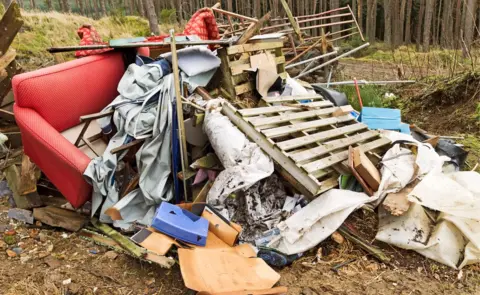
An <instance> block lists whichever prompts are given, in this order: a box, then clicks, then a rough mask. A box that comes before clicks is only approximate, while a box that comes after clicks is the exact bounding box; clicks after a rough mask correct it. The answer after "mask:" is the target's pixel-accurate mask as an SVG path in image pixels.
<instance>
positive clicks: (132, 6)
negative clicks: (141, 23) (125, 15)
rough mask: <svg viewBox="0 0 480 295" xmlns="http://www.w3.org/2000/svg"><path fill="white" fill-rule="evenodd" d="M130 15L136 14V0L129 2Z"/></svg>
mask: <svg viewBox="0 0 480 295" xmlns="http://www.w3.org/2000/svg"><path fill="white" fill-rule="evenodd" d="M128 5H129V10H130V15H135V0H130V1H129V3H128Z"/></svg>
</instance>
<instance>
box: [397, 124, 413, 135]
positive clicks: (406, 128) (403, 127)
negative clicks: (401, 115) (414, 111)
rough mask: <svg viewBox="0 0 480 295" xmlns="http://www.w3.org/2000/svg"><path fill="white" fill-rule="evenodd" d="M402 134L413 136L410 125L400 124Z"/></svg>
mask: <svg viewBox="0 0 480 295" xmlns="http://www.w3.org/2000/svg"><path fill="white" fill-rule="evenodd" d="M400 132H401V133H405V134H411V132H410V125H408V124H405V123H402V124H400Z"/></svg>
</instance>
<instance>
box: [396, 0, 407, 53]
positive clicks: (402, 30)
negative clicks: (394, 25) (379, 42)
mask: <svg viewBox="0 0 480 295" xmlns="http://www.w3.org/2000/svg"><path fill="white" fill-rule="evenodd" d="M406 6H407V0H402V4H401V5H400V23H399V33H400V36H399V39H398V44H402V43H403V40H405V39H404V35H405V8H406Z"/></svg>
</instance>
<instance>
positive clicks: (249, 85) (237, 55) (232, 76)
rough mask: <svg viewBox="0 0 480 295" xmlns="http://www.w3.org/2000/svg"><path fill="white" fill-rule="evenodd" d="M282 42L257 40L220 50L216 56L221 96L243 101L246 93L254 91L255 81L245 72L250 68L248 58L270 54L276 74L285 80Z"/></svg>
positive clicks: (279, 40) (250, 74) (251, 75)
mask: <svg viewBox="0 0 480 295" xmlns="http://www.w3.org/2000/svg"><path fill="white" fill-rule="evenodd" d="M282 47H283V41H282V40H281V39H274V40H257V41H250V42H249V43H246V44H242V45H234V46H230V47H224V48H220V49H219V50H218V56H219V57H220V59H221V61H222V64H221V66H220V68H221V71H222V76H223V77H222V79H223V81H222V85H221V90H222V95H226V96H228V98H229V99H230V100H235V99H237V100H240V101H241V100H243V99H244V97H245V95H246V94H247V93H251V92H252V90H254V89H255V81H254V76H253V74H252V73H248V72H245V70H247V69H249V68H250V56H252V55H255V54H259V53H264V52H270V53H272V55H273V56H275V61H276V63H277V73H278V74H279V75H280V76H281V77H282V78H285V77H286V75H287V73H286V72H285V56H284V55H283V52H282Z"/></svg>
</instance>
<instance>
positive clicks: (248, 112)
mask: <svg viewBox="0 0 480 295" xmlns="http://www.w3.org/2000/svg"><path fill="white" fill-rule="evenodd" d="M301 106H307V107H315V108H317V107H318V108H321V107H331V106H333V104H332V103H331V102H329V101H315V102H309V103H302V104H298V107H296V106H273V107H261V108H253V109H243V110H238V112H239V113H240V114H241V115H242V116H244V117H250V116H259V115H263V114H273V113H279V112H285V111H301V110H304V109H302V108H301Z"/></svg>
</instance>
